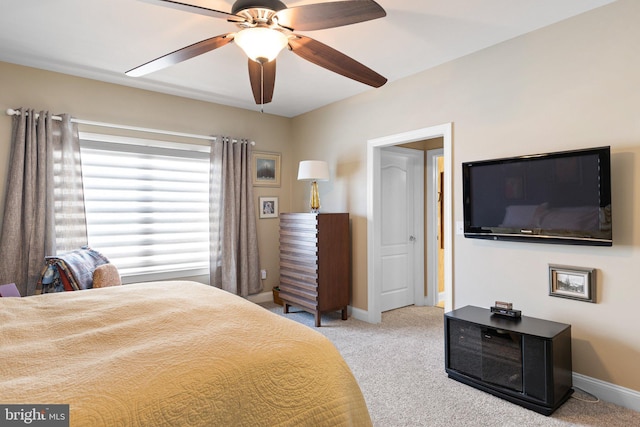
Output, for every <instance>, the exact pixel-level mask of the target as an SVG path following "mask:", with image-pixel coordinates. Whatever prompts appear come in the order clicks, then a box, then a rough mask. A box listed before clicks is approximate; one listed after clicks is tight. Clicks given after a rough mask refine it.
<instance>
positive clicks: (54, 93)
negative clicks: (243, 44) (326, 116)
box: [0, 62, 292, 291]
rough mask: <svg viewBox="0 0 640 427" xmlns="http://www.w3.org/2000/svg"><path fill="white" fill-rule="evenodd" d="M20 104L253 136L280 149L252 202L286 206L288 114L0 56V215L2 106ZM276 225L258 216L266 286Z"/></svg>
mask: <svg viewBox="0 0 640 427" xmlns="http://www.w3.org/2000/svg"><path fill="white" fill-rule="evenodd" d="M19 107H28V108H34V109H36V110H37V111H40V110H50V111H52V112H53V113H70V114H71V115H72V116H73V117H76V118H78V119H83V120H92V121H99V122H108V123H116V124H124V125H131V126H140V127H147V128H155V129H166V130H171V131H176V132H187V133H195V134H202V135H212V134H220V135H231V136H235V137H243V138H248V139H251V140H254V141H255V142H256V146H255V147H254V150H257V151H270V152H279V153H282V177H281V182H282V185H281V187H279V188H267V187H255V188H254V190H255V198H256V206H257V200H258V197H259V196H278V197H279V204H280V209H284V210H288V209H289V204H290V199H289V195H290V193H291V188H290V182H291V181H292V178H291V167H290V163H291V156H290V155H289V153H288V152H289V148H288V147H289V142H290V141H291V130H290V120H289V119H286V118H282V117H277V116H273V115H269V114H261V113H259V112H252V111H248V110H242V109H237V108H230V107H224V106H220V105H215V104H211V103H207V102H201V101H194V100H190V99H186V98H180V97H176V96H170V95H163V94H159V93H154V92H149V91H144V90H137V89H132V88H128V87H124V86H119V85H113V84H108V83H100V82H96V81H94V80H88V79H81V78H77V77H71V76H67V75H63V74H58V73H51V72H47V71H41V70H36V69H33V68H27V67H21V66H17V65H11V64H7V63H2V62H0V216H1V215H2V212H3V204H4V192H5V185H6V183H5V181H6V176H7V165H8V163H9V149H10V147H9V146H10V136H11V117H9V116H6V115H5V111H6V109H7V108H19ZM85 129H86V127H85ZM80 130H83V128H82V127H81V128H80ZM90 130H92V131H97V132H99V131H104V129H97V130H96V128H93V129H90ZM134 136H140V134H136V135H134ZM142 136H144V135H142ZM191 142H193V141H191ZM278 225H279V223H278V220H277V219H259V220H258V234H259V246H260V247H259V251H260V261H261V267H262V268H264V269H266V270H267V272H268V275H267V279H266V280H265V281H264V288H265V290H266V291H268V290H270V289H271V287H272V286H275V285H276V284H277V281H278V280H279V259H278Z"/></svg>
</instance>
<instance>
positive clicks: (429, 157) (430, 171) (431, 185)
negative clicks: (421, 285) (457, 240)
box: [425, 148, 444, 305]
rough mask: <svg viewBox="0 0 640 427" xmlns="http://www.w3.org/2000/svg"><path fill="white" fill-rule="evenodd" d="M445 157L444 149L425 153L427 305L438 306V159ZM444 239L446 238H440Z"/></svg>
mask: <svg viewBox="0 0 640 427" xmlns="http://www.w3.org/2000/svg"><path fill="white" fill-rule="evenodd" d="M440 157H444V150H443V149H442V148H435V149H430V150H427V151H426V152H425V159H426V167H425V173H426V182H427V184H426V187H427V195H428V202H427V206H426V211H427V212H426V213H427V215H426V217H427V222H426V224H427V227H426V228H427V237H428V239H427V261H426V264H427V276H426V280H427V296H426V305H436V304H437V303H438V301H439V299H440V298H439V296H438V294H439V291H438V273H439V271H438V270H439V269H440V268H439V266H438V255H439V245H438V243H439V242H438V241H437V240H436V239H434V237H435V236H437V235H438V233H439V230H438V193H439V189H438V175H439V172H438V158H440ZM440 238H444V236H440Z"/></svg>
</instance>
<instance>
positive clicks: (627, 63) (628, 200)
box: [292, 0, 640, 390]
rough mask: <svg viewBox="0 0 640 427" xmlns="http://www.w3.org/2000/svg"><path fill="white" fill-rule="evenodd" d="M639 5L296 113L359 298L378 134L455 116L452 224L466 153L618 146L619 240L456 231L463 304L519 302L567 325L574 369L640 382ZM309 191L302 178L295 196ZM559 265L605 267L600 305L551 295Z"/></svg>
mask: <svg viewBox="0 0 640 427" xmlns="http://www.w3.org/2000/svg"><path fill="white" fill-rule="evenodd" d="M638 16H640V2H637V1H635V0H620V1H618V2H616V3H613V4H611V5H609V6H605V7H603V8H600V9H597V10H595V11H592V12H589V13H587V14H584V15H582V16H578V17H576V18H574V19H571V20H568V21H565V22H562V23H559V24H557V25H554V26H551V27H548V28H545V29H542V30H539V31H536V32H533V33H530V34H528V35H525V36H523V37H519V38H517V39H513V40H511V41H508V42H505V43H502V44H500V45H498V46H494V47H491V48H489V49H486V50H484V51H482V52H479V53H476V54H473V55H470V56H467V57H464V58H462V59H459V60H456V61H453V62H450V63H447V64H445V65H442V66H440V67H437V68H435V69H432V70H429V71H426V72H423V73H421V74H418V75H415V76H413V77H410V78H406V79H403V80H401V81H398V82H394V83H391V84H387V85H386V86H383V87H382V88H380V89H377V90H375V91H370V92H368V93H365V94H363V95H361V96H357V97H354V98H351V99H348V100H346V101H343V102H339V103H336V104H333V105H330V106H327V107H325V108H322V109H319V110H316V111H313V112H310V113H307V114H305V115H302V116H299V117H297V118H295V119H294V120H293V138H294V141H296V145H295V147H294V151H293V153H292V154H293V160H294V163H295V161H297V160H299V159H302V158H303V157H314V158H318V159H326V160H328V161H329V163H330V165H331V168H332V171H333V172H334V173H335V178H334V179H333V180H332V181H331V182H328V183H320V194H321V197H322V203H323V207H324V208H325V209H326V210H328V211H340V210H346V211H348V212H350V214H351V218H352V224H353V259H354V272H353V279H354V284H353V287H354V289H353V305H354V306H356V307H359V308H362V309H366V308H367V251H366V247H367V239H366V233H367V223H366V194H365V192H366V169H367V165H366V146H367V140H369V139H373V138H378V137H383V136H388V135H393V134H397V133H402V132H406V131H410V130H414V129H420V128H424V127H428V126H434V125H439V124H443V123H448V122H452V123H453V127H454V135H453V159H452V162H453V165H454V168H453V180H454V183H453V184H454V185H453V186H454V194H453V200H454V218H453V220H454V223H455V221H461V220H462V205H461V199H460V194H461V182H460V179H459V177H460V175H461V167H460V165H461V162H463V161H469V160H479V159H487V158H493V157H502V156H510V155H522V154H528V153H538V152H546V151H557V150H564V149H574V148H584V147H593V146H601V145H610V146H611V149H612V169H613V177H612V181H613V220H614V236H613V237H614V242H615V243H614V246H613V247H611V248H602V247H578V246H567V245H545V244H527V243H515V242H492V241H482V240H474V239H465V238H464V237H463V236H458V235H456V236H454V277H453V280H454V295H453V300H454V306H455V307H461V306H464V305H467V304H472V305H478V306H484V307H489V306H490V305H492V304H493V302H494V301H495V300H505V301H512V302H513V303H514V305H515V306H516V308H518V309H521V310H522V311H523V313H524V314H525V315H530V316H534V317H541V318H546V319H552V320H556V321H560V322H566V323H570V324H571V325H572V333H573V362H574V370H575V371H576V372H578V373H581V374H584V375H587V376H590V377H594V378H598V379H601V380H603V381H607V382H611V383H614V384H618V385H621V386H624V387H628V388H631V389H634V390H640V369H638V367H637V360H638V358H639V357H640V340H639V339H638V338H637V333H636V332H635V330H636V329H637V325H638V323H640V314H639V313H640V310H639V309H638V302H639V301H640V285H639V284H638V273H639V272H640V269H639V266H640V230H639V227H638V224H637V221H635V220H634V218H636V217H637V216H638V215H639V213H640V190H639V188H640V185H639V184H638V182H640V174H639V173H638V171H639V170H640V167H639V166H638V158H639V156H640V90H639V88H640V86H639V85H638V82H639V78H640V77H639V76H640V55H639V54H638V53H639V51H638V41H639V40H640V26H638V25H637V17H638ZM305 202H306V188H305V187H304V186H302V185H300V184H298V183H294V184H293V194H292V207H293V208H294V209H303V208H304V206H305ZM548 264H566V265H575V266H584V267H594V268H597V269H598V275H597V280H598V300H599V301H598V303H597V304H589V303H585V302H579V301H573V300H566V299H561V298H554V297H550V296H548V278H547V274H548Z"/></svg>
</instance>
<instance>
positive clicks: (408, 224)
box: [380, 147, 424, 311]
mask: <svg viewBox="0 0 640 427" xmlns="http://www.w3.org/2000/svg"><path fill="white" fill-rule="evenodd" d="M423 158H424V153H423V152H422V151H419V150H410V149H406V148H395V147H394V148H384V149H382V150H381V153H380V171H381V174H380V177H381V180H380V184H381V202H382V204H381V224H382V227H381V240H380V243H381V245H380V269H381V273H382V282H381V299H380V301H381V307H380V308H381V311H388V310H393V309H395V308H399V307H405V306H407V305H412V304H415V303H420V305H422V301H420V300H419V298H420V296H421V295H422V296H423V295H424V277H423V274H422V273H421V272H422V271H423V264H422V262H417V261H416V259H419V258H417V257H422V254H423V249H422V248H423V245H422V237H423V235H424V232H423V228H422V227H421V224H422V223H423V214H422V211H423V198H424V193H423V185H422V178H420V176H421V175H422V174H423V169H424V163H423ZM420 259H422V258H420ZM417 298H418V300H417Z"/></svg>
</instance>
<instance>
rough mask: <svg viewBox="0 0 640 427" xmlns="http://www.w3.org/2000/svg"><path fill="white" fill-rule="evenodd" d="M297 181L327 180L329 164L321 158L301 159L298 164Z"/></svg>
mask: <svg viewBox="0 0 640 427" xmlns="http://www.w3.org/2000/svg"><path fill="white" fill-rule="evenodd" d="M298 180H299V181H328V180H329V165H328V164H327V162H324V161H322V160H303V161H301V162H300V165H299V166H298Z"/></svg>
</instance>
